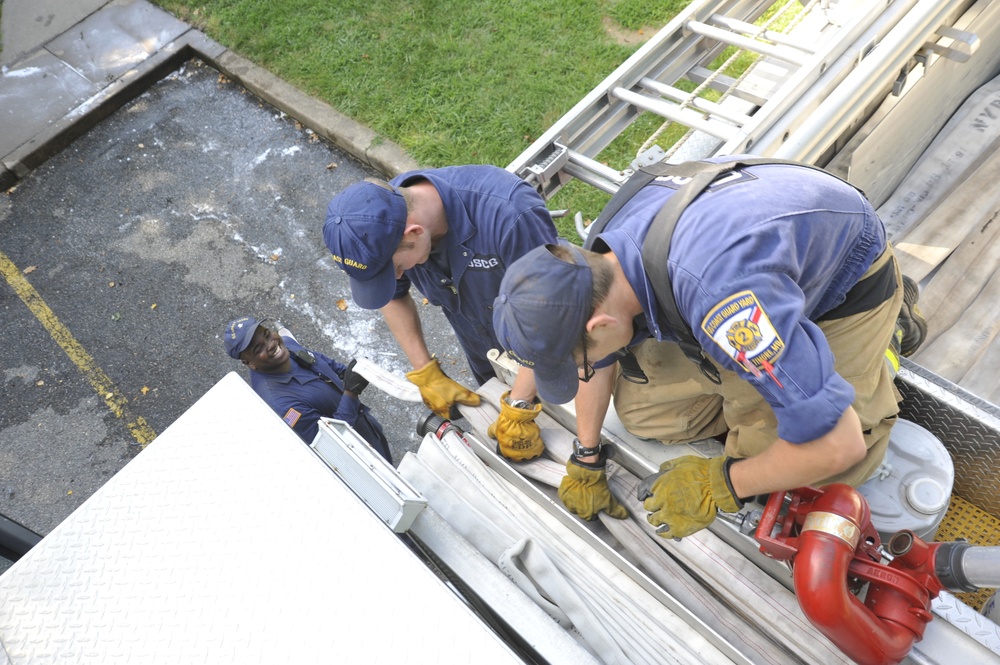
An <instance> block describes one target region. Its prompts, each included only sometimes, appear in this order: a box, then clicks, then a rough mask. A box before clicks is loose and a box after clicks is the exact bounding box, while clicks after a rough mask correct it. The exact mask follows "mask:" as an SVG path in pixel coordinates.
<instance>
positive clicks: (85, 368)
mask: <svg viewBox="0 0 1000 665" xmlns="http://www.w3.org/2000/svg"><path fill="white" fill-rule="evenodd" d="M0 274H2V275H3V276H4V279H5V280H7V283H8V284H10V286H11V288H12V289H14V292H15V293H17V295H18V297H20V298H21V300H22V301H24V304H25V305H27V306H28V309H30V310H31V313H32V314H34V315H35V318H36V319H38V321H39V323H41V324H42V326H44V328H45V329H46V330H48V331H49V334H50V335H52V339H54V340H55V341H56V344H58V345H59V346H61V347H62V350H63V351H65V352H66V355H67V356H69V359H70V360H72V361H73V363H74V364H75V365H76V366H77V367H78V368H79V369H80V371H81V372H83V375H84V376H85V377H87V381H89V382H90V385H91V386H93V388H94V390H95V391H97V394H98V396H100V398H101V399H102V400H104V403H105V404H107V405H108V408H109V409H111V413H113V414H115V416H116V417H118V418H120V419H122V420H124V421H125V426H126V427H128V429H129V431H130V432H131V433H132V438H134V439H135V440H136V441H137V442H138V443H139V444H140V445H142V446H145V445H146V444H148V443H150V442H151V441H152V440H153V439H155V438H156V432H154V431H153V429H152V428H151V427H150V426H149V425H148V424H147V423H146V421H145V419H143V418H142V417H133V415H132V414H130V413H129V409H128V407H127V404H128V398H127V397H125V396H124V395H123V394H121V392H120V391H119V390H118V388H116V387H115V384H114V383H113V382H112V381H111V379H110V378H109V377H108V375H107V374H105V373H104V371H103V370H101V368H100V367H98V366H97V363H95V362H94V359H93V358H92V357H91V356H90V354H89V353H87V350H86V349H84V348H83V346H82V345H81V344H80V343H79V342H78V341H76V339H75V338H74V337H73V335H72V333H70V331H69V329H68V328H67V327H66V326H64V325H63V324H62V322H61V321H60V320H59V317H57V316H56V315H55V312H53V311H52V310H51V309H50V308H49V306H48V305H46V304H45V301H44V300H42V297H41V296H40V295H38V291H36V290H35V288H34V287H33V286H32V285H31V284H30V283H29V282H28V280H27V279H25V277H24V275H22V274H21V271H20V270H18V269H17V266H15V265H14V263H13V262H12V261H11V260H10V259H9V258H7V255H6V254H4V253H3V252H0Z"/></svg>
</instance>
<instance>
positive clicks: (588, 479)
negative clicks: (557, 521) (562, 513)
mask: <svg viewBox="0 0 1000 665" xmlns="http://www.w3.org/2000/svg"><path fill="white" fill-rule="evenodd" d="M606 462H607V457H605V456H603V455H602V456H601V459H600V461H599V462H596V463H593V464H588V463H587V462H580V461H579V460H577V459H576V457H574V456H572V455H570V458H569V461H568V462H566V475H565V476H564V477H563V479H562V482H561V483H559V500H560V501H562V502H563V505H564V506H566V509H567V510H569V512H571V513H573V514H574V515H576V516H577V517H579V518H581V519H585V520H588V521H590V520H595V519H597V513H599V512H601V511H602V510H603V511H604V512H606V513H607V514H608V515H610V516H611V517H614V518H615V519H619V520H623V519H625V518H626V517H628V510H626V508H625V506H623V505H621V504H620V503H618V500H617V499H615V497H614V495H612V494H611V489H610V488H609V487H608V476H607V475H606V473H605V471H604V468H605V466H606Z"/></svg>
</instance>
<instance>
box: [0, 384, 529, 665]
mask: <svg viewBox="0 0 1000 665" xmlns="http://www.w3.org/2000/svg"><path fill="white" fill-rule="evenodd" d="M0 654H4V655H0V662H10V663H12V664H13V665H20V664H23V663H31V664H32V665H34V664H37V663H43V664H44V663H125V662H128V663H138V662H144V663H148V662H170V663H200V664H201V663H260V662H268V663H275V662H281V663H312V662H324V663H329V662H364V663H393V664H395V663H415V662H420V663H426V662H477V663H508V662H520V661H519V660H518V659H517V658H516V657H515V656H514V654H513V653H512V652H511V651H510V650H509V649H508V648H507V647H506V645H504V644H503V643H501V642H500V640H499V639H498V638H497V637H496V636H495V635H494V634H493V633H492V632H491V631H490V630H489V629H488V628H486V626H485V625H484V624H483V623H482V622H481V621H480V620H479V619H478V618H477V617H475V616H474V615H473V614H472V613H471V611H470V610H469V609H468V608H467V607H466V606H465V605H464V604H462V602H461V601H460V600H459V599H458V598H457V597H456V596H455V595H454V594H453V593H452V592H451V591H450V590H449V589H448V588H446V587H445V586H444V584H443V583H442V582H441V581H440V580H439V579H438V578H436V577H435V576H434V575H433V573H432V572H431V571H430V570H429V569H428V568H427V567H425V566H424V565H423V564H422V563H421V562H420V561H419V560H418V559H417V558H416V557H415V556H414V555H413V554H412V553H411V552H410V551H409V550H408V549H407V547H406V546H405V545H404V544H403V542H402V541H400V540H399V539H398V538H397V537H396V536H395V535H394V534H393V533H392V532H391V531H390V530H389V529H388V528H387V527H386V526H385V525H384V524H383V523H382V522H380V521H379V520H378V519H377V518H375V517H374V516H373V515H372V514H371V513H370V512H369V511H368V509H367V508H366V507H365V506H364V505H363V504H362V503H361V502H360V500H359V499H357V498H356V497H355V496H354V494H353V493H352V492H351V491H350V490H349V489H348V488H347V487H346V486H344V485H343V484H342V483H341V482H340V481H339V480H338V479H337V478H336V477H335V476H334V475H333V474H332V472H331V471H330V470H329V469H328V468H327V467H326V466H325V465H324V464H323V463H322V462H321V461H320V460H319V459H317V458H316V456H315V454H314V453H313V452H312V450H311V449H309V448H308V447H307V446H305V445H303V444H302V442H301V441H300V440H299V439H298V437H297V436H295V434H294V433H293V432H292V431H291V430H290V429H288V428H287V427H286V426H285V424H284V423H282V422H281V420H280V419H278V418H277V417H276V416H275V415H274V414H273V413H272V412H271V410H270V409H269V408H267V407H266V406H265V405H264V403H263V402H261V401H260V399H259V398H258V397H257V396H256V395H255V394H254V393H253V392H252V391H251V390H250V388H249V386H247V385H246V383H244V382H243V380H242V379H241V378H240V377H239V376H238V375H237V374H235V373H233V374H229V375H228V376H226V377H225V378H224V379H223V380H222V381H220V382H219V383H218V384H216V386H215V387H213V388H212V389H211V390H210V391H209V392H208V393H206V395H205V396H204V397H202V398H201V399H200V400H199V401H198V402H197V403H195V405H194V406H192V407H191V409H189V410H188V411H187V412H186V413H185V414H184V415H182V416H181V418H179V419H178V420H177V421H176V422H175V423H174V424H173V425H171V426H170V427H169V428H168V429H167V430H166V431H165V432H163V434H161V435H160V437H159V438H158V439H156V441H154V442H153V443H152V444H151V445H150V446H149V447H148V448H147V449H146V450H144V451H143V452H142V453H140V454H139V456H137V457H136V458H135V459H134V460H133V461H132V462H131V463H129V464H128V465H127V466H126V467H125V468H124V469H123V470H122V471H121V472H120V473H118V474H117V475H116V476H114V477H113V478H112V479H111V480H110V481H109V482H108V483H107V484H106V485H104V486H103V487H102V488H101V489H100V490H98V492H96V493H95V494H94V495H93V496H92V497H91V498H90V499H89V500H88V501H87V502H86V503H84V504H83V505H82V506H81V507H80V508H79V509H77V510H76V511H75V512H74V513H73V514H72V515H70V516H69V517H68V518H67V519H66V520H65V521H64V522H63V523H62V524H60V525H59V526H58V527H57V528H56V529H54V530H53V531H52V533H51V534H49V535H48V536H47V537H46V538H44V539H43V540H42V542H41V543H40V544H39V545H38V546H36V547H35V548H34V549H33V550H32V551H31V552H29V553H28V555H27V556H25V557H24V558H22V559H21V560H20V561H18V562H17V563H16V564H14V565H13V566H12V567H11V568H10V569H9V570H8V571H7V572H6V573H5V574H4V575H3V576H0Z"/></svg>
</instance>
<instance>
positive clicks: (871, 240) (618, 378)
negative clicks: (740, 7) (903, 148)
mask: <svg viewBox="0 0 1000 665" xmlns="http://www.w3.org/2000/svg"><path fill="white" fill-rule="evenodd" d="M724 159H725V160H731V159H733V158H724ZM709 161H711V160H709ZM716 161H722V158H720V159H718V160H716ZM687 180H689V179H685V178H669V177H664V178H658V179H656V180H653V181H652V182H650V183H649V184H647V185H645V186H644V187H643V188H642V189H640V190H638V192H637V193H636V194H635V195H634V196H632V198H631V199H630V200H628V202H627V203H625V204H624V206H623V207H622V208H621V209H620V210H619V211H618V212H617V214H615V215H614V216H612V217H611V218H610V221H609V222H608V223H607V225H606V226H605V227H604V228H603V230H602V232H601V233H600V234H599V235H597V236H596V238H595V240H594V241H593V243H592V244H591V245H590V246H591V248H592V249H593V250H594V251H593V252H591V251H587V250H582V249H579V248H576V247H570V246H565V245H563V246H549V247H541V248H537V249H536V250H534V251H533V252H531V253H530V254H528V255H526V256H525V257H523V258H522V259H521V260H520V261H518V262H517V263H515V264H514V265H513V266H511V267H510V269H509V270H508V271H507V275H506V276H505V278H504V283H503V285H502V286H501V290H500V295H499V297H498V298H497V300H496V304H495V315H494V317H495V326H496V329H497V333H498V335H499V337H500V341H501V343H502V344H503V346H504V348H506V349H508V350H509V351H510V352H511V354H512V355H513V356H514V357H515V358H516V359H517V360H518V361H519V362H521V363H522V364H528V365H530V366H531V367H532V368H533V369H534V373H535V379H536V383H537V387H538V391H539V394H540V395H541V396H542V398H543V399H545V400H550V401H553V402H566V401H569V400H570V399H572V398H573V397H574V395H575V396H576V414H577V424H578V432H577V433H578V441H577V442H576V450H575V451H574V454H573V455H572V456H571V458H570V460H569V461H568V463H567V475H566V477H565V478H564V479H563V483H562V485H561V487H560V497H561V498H562V500H563V502H564V504H565V505H566V506H567V507H568V508H569V509H570V510H572V511H573V512H574V513H576V514H577V515H579V516H580V517H583V518H585V519H593V518H594V517H595V516H596V514H597V512H599V511H601V510H604V511H606V512H608V513H609V514H612V515H613V516H616V517H624V516H625V514H626V513H625V510H624V508H623V507H622V506H621V505H620V504H618V502H617V501H616V500H615V499H614V497H613V496H611V494H610V492H609V491H608V488H607V480H606V477H605V475H604V463H605V460H606V452H605V451H604V448H603V446H601V444H600V428H601V424H602V421H603V419H604V415H605V413H606V411H607V408H608V406H609V401H610V398H611V396H612V393H613V394H614V404H615V409H616V411H617V413H618V415H619V416H620V418H621V420H622V422H623V424H624V425H625V426H626V428H627V429H628V430H629V431H631V432H633V433H635V434H637V435H639V436H642V437H646V438H653V439H657V440H660V441H662V442H664V443H680V442H688V441H694V440H698V439H704V438H707V437H716V438H719V439H720V440H723V441H724V442H725V455H724V456H722V457H717V458H712V459H708V458H702V457H697V456H684V457H681V458H679V459H677V460H673V461H670V462H667V463H665V464H664V466H663V467H661V470H660V472H659V473H658V474H654V475H653V476H650V477H649V478H647V479H645V480H644V482H643V483H642V485H641V486H640V499H644V502H645V503H644V505H645V508H646V509H647V510H648V511H649V512H650V515H649V516H648V519H649V521H650V522H651V523H653V524H655V525H657V526H658V527H659V531H660V533H661V535H664V536H665V537H683V536H685V535H688V534H690V533H693V532H695V531H697V530H699V529H701V528H703V527H705V526H707V525H708V524H710V523H711V521H712V520H713V519H714V517H715V513H716V509H721V510H724V511H727V512H733V511H736V510H738V509H739V508H740V507H741V506H742V502H743V500H744V499H746V498H749V497H752V496H757V495H760V494H765V493H770V492H773V491H779V490H788V489H793V488H796V487H800V486H803V485H813V484H827V483H830V482H835V481H837V482H847V483H849V484H854V485H857V484H860V483H862V482H864V481H865V480H866V479H867V478H868V477H869V476H870V475H871V473H872V472H873V471H874V470H875V469H876V468H877V467H878V465H879V463H880V462H881V460H882V459H883V457H884V455H885V450H886V447H887V445H888V438H889V430H890V428H891V427H892V424H893V423H894V422H895V419H896V414H897V412H898V404H897V403H898V400H899V399H900V396H899V393H898V391H897V390H896V388H895V386H894V384H893V377H894V372H893V369H892V366H891V363H888V362H886V356H887V355H888V356H890V359H895V357H894V354H896V353H898V352H899V350H900V349H899V342H900V341H902V342H904V344H903V348H902V351H903V354H904V355H906V354H908V353H910V352H912V351H913V350H914V348H915V346H916V344H919V341H920V340H921V339H922V334H921V330H920V328H921V325H920V324H922V319H920V317H919V312H917V311H916V308H915V305H914V303H912V302H905V303H904V297H903V291H904V290H903V288H901V284H902V276H901V275H900V274H899V269H898V267H897V266H896V265H895V260H894V258H893V255H892V247H891V246H890V245H889V243H888V242H887V239H886V233H885V228H884V226H883V224H882V222H881V221H880V220H879V218H878V217H877V215H876V214H875V211H874V210H873V209H872V206H871V204H870V203H869V202H868V201H867V200H866V199H865V198H864V196H863V195H862V194H861V193H860V192H858V191H857V190H855V189H854V188H853V187H851V186H850V185H848V184H847V183H844V182H843V181H841V180H839V179H837V178H834V177H832V176H830V175H829V174H826V173H823V172H821V171H819V170H816V169H811V168H807V167H804V166H796V165H788V164H766V165H753V166H748V167H738V168H735V169H732V170H730V171H728V172H723V173H722V174H721V175H719V176H718V177H716V179H715V180H714V181H712V182H713V184H712V185H710V186H709V187H708V189H707V190H704V191H703V192H701V193H700V195H697V196H696V198H694V200H693V201H692V202H691V203H690V204H689V205H688V206H687V207H686V208H684V209H683V212H682V213H681V214H680V216H679V217H678V218H677V222H676V226H675V227H674V229H673V232H672V238H670V244H669V259H668V260H666V261H662V262H661V263H665V264H666V271H667V274H668V275H669V282H670V284H671V285H672V289H671V292H672V294H673V296H674V297H675V299H676V310H677V311H678V312H679V314H680V317H681V318H682V319H683V321H684V322H686V325H687V327H688V334H692V333H693V340H694V341H695V342H696V345H695V346H696V347H700V351H701V353H702V354H703V359H702V360H703V365H699V364H696V363H693V362H689V359H690V356H686V354H685V353H684V352H683V351H682V349H681V346H680V345H679V344H678V343H677V342H678V341H679V339H680V336H678V335H675V334H674V333H673V329H672V328H670V327H669V324H668V323H667V321H666V318H665V312H664V309H665V307H663V306H661V304H660V303H661V301H660V300H659V299H658V298H659V297H660V292H658V289H660V290H661V292H662V289H663V285H662V284H657V283H654V282H653V281H651V278H650V272H651V268H650V267H649V266H647V265H645V264H644V260H643V256H644V252H643V242H644V240H645V239H646V237H647V234H648V233H649V234H652V231H651V227H652V225H653V222H654V219H655V218H656V217H657V214H658V212H659V211H660V210H661V208H663V207H664V204H665V202H666V201H667V200H668V199H669V198H670V197H671V196H674V195H676V192H677V191H678V189H679V188H680V187H681V186H682V185H683V184H685V182H687ZM653 244H656V245H657V246H662V243H653ZM658 281H663V280H658ZM897 319H898V320H897ZM900 333H903V335H902V337H901V336H900ZM887 349H890V351H889V352H888V354H887V351H886V350H887ZM628 351H631V352H633V355H634V358H635V360H636V361H637V364H638V367H639V370H638V371H635V370H633V371H629V372H625V371H624V370H622V371H616V369H617V368H618V366H619V363H616V362H615V361H616V360H618V359H622V358H626V357H628V355H629V354H628ZM622 365H623V366H624V363H622ZM713 367H714V371H712V368H713ZM706 369H707V370H708V371H703V370H706ZM637 374H638V375H639V380H640V381H645V383H642V382H636V381H637V378H636V375H637ZM713 374H714V375H715V376H714V377H713ZM581 381H584V382H583V383H581ZM578 388H579V390H578Z"/></svg>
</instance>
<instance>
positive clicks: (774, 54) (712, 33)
mask: <svg viewBox="0 0 1000 665" xmlns="http://www.w3.org/2000/svg"><path fill="white" fill-rule="evenodd" d="M685 27H687V28H688V30H690V31H691V32H694V33H696V34H699V35H702V36H704V37H710V38H712V39H715V40H718V41H720V42H723V43H725V44H731V45H732V46H738V47H739V48H742V49H746V50H747V51H753V52H754V53H760V54H761V55H766V56H768V57H771V58H776V59H778V60H781V61H783V62H790V63H792V64H794V65H801V64H802V63H803V62H805V60H806V58H808V56H809V54H808V53H803V52H801V51H798V50H794V49H791V48H789V47H787V46H774V45H772V44H767V43H765V42H762V41H758V40H756V39H750V38H749V37H744V36H743V35H738V34H736V33H734V32H731V31H729V30H723V29H722V28H716V27H715V26H711V25H708V24H707V23H702V22H701V21H688V22H687V23H686V24H685Z"/></svg>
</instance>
